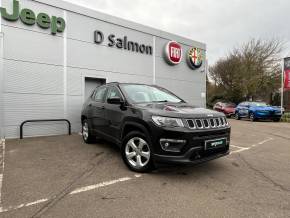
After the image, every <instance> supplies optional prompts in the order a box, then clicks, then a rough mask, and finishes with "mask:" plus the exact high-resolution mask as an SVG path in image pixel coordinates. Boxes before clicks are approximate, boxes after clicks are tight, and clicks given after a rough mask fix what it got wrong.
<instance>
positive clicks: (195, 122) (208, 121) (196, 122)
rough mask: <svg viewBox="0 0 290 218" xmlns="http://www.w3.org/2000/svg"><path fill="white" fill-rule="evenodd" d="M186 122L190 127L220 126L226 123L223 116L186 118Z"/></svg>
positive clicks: (207, 127) (206, 127)
mask: <svg viewBox="0 0 290 218" xmlns="http://www.w3.org/2000/svg"><path fill="white" fill-rule="evenodd" d="M186 122H187V125H188V127H189V128H190V129H209V128H221V127H225V126H227V125H228V122H227V120H226V118H224V117H215V118H201V119H187V120H186Z"/></svg>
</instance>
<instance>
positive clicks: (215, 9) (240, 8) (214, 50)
mask: <svg viewBox="0 0 290 218" xmlns="http://www.w3.org/2000/svg"><path fill="white" fill-rule="evenodd" d="M67 1H70V2H73V3H76V4H80V5H83V6H86V7H90V8H93V9H95V10H98V11H101V12H104V13H107V14H110V15H114V16H117V17H122V18H124V19H127V20H131V21H134V22H137V23H141V24H144V25H147V26H151V27H154V28H158V29H161V30H164V31H167V32H171V33H175V34H178V35H181V36H184V37H187V38H190V39H193V40H197V41H201V42H204V43H206V45H207V58H208V59H209V63H210V64H213V63H215V61H216V60H218V59H219V58H221V57H223V56H225V55H226V54H227V53H228V52H229V51H230V50H231V49H232V48H233V47H236V46H238V45H240V44H242V43H244V42H247V41H248V40H250V39H251V38H261V39H270V38H279V39H281V40H284V41H285V42H287V43H288V44H287V49H286V50H285V52H284V55H287V56H290V46H289V42H290V1H289V0H202V1H200V0H199V1H198V0H67Z"/></svg>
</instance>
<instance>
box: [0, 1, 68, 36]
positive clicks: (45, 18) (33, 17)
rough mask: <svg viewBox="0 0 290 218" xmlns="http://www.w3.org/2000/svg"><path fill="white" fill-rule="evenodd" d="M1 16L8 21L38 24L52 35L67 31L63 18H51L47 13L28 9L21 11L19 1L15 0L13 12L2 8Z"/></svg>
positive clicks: (0, 10) (0, 9) (30, 24)
mask: <svg viewBox="0 0 290 218" xmlns="http://www.w3.org/2000/svg"><path fill="white" fill-rule="evenodd" d="M0 12H1V16H2V17H3V19H5V20H8V21H18V20H19V18H20V20H21V21H22V23H24V24H26V25H29V26H32V25H35V24H37V25H38V26H39V27H40V28H42V29H50V31H51V34H53V35H55V34H56V33H62V32H63V31H64V29H65V20H64V19H63V18H61V17H56V16H51V17H50V16H49V15H48V14H46V13H39V14H36V13H34V11H32V10H31V9H28V8H24V9H22V10H20V4H19V1H17V0H13V9H12V12H8V11H7V9H6V8H3V7H1V8H0Z"/></svg>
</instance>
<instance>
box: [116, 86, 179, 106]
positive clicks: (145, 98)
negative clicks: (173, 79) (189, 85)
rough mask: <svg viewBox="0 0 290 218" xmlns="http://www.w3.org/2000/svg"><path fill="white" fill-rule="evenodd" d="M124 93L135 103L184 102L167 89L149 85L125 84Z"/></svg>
mask: <svg viewBox="0 0 290 218" xmlns="http://www.w3.org/2000/svg"><path fill="white" fill-rule="evenodd" d="M121 88H122V91H123V92H124V93H125V94H126V95H127V97H128V98H129V100H131V101H132V102H134V103H145V102H173V103H180V102H184V101H183V100H182V99H180V98H178V97H177V96H176V95H174V94H173V93H171V92H169V91H167V90H166V89H163V88H160V87H154V86H148V85H139V84H123V85H122V86H121Z"/></svg>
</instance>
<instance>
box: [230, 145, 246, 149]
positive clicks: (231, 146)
mask: <svg viewBox="0 0 290 218" xmlns="http://www.w3.org/2000/svg"><path fill="white" fill-rule="evenodd" d="M231 147H234V148H239V149H243V148H245V147H240V146H236V145H231Z"/></svg>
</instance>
